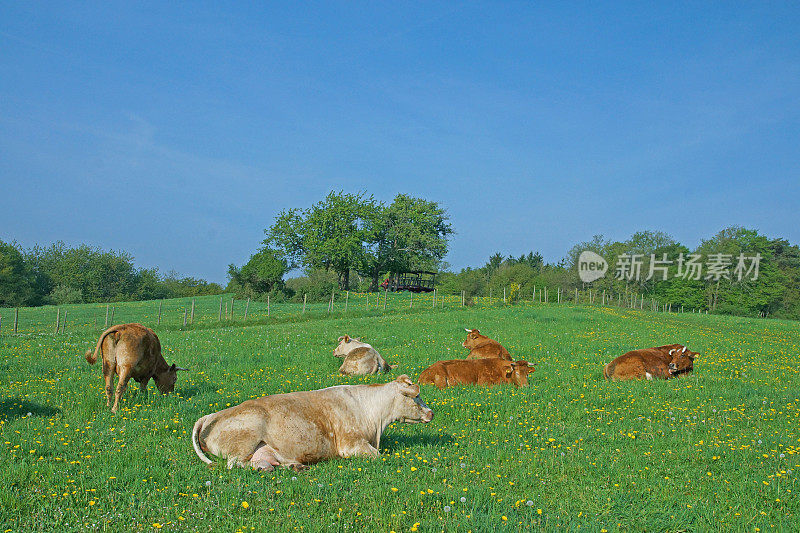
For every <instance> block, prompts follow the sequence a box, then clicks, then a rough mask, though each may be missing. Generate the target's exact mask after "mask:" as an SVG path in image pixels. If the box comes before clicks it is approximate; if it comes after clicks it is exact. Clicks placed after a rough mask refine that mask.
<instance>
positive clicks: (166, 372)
mask: <svg viewBox="0 0 800 533" xmlns="http://www.w3.org/2000/svg"><path fill="white" fill-rule="evenodd" d="M98 353H99V354H100V357H101V358H102V360H103V377H104V378H105V382H106V405H108V406H110V405H111V397H112V396H113V397H114V405H113V407H111V411H112V412H114V413H116V412H117V409H118V408H119V400H120V398H122V395H123V394H124V393H125V389H126V388H127V387H128V381H129V380H130V379H131V378H133V379H134V380H136V381H137V382H139V388H140V389H141V391H142V392H144V393H145V394H146V393H147V383H148V382H149V381H150V378H153V380H154V381H155V382H156V387H158V390H159V391H160V392H161V394H168V393H170V392H172V391H173V390H175V381H176V380H177V378H178V370H187V369H186V368H179V367H177V366H175V365H174V364H173V365H172V366H170V365H168V364H167V362H166V361H165V360H164V356H162V355H161V343H160V342H159V340H158V337H157V336H156V334H155V333H154V332H153V330H152V329H150V328H148V327H145V326H143V325H141V324H120V325H117V326H111V327H110V328H108V329H107V330H105V331H104V332H103V334H102V335H100V338H99V339H98V340H97V346H95V349H94V354H92V351H91V350H87V351H86V360H87V361H88V362H89V364H90V365H93V364H95V362H97V354H98ZM114 374H119V382H118V383H117V390H116V394H115V393H114Z"/></svg>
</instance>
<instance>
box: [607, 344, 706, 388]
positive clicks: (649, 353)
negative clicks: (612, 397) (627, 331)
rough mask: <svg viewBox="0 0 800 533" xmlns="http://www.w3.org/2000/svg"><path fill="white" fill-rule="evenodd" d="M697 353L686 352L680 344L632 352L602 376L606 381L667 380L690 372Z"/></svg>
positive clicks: (611, 364) (615, 361) (684, 347)
mask: <svg viewBox="0 0 800 533" xmlns="http://www.w3.org/2000/svg"><path fill="white" fill-rule="evenodd" d="M697 355H698V354H697V352H692V351H691V350H688V349H687V348H686V346H683V345H682V344H668V345H665V346H658V347H656V348H645V349H642V350H633V351H631V352H627V353H625V354H622V355H620V356H619V357H617V358H616V359H614V360H613V361H611V362H610V363H608V364H607V365H606V366H605V368H603V376H604V377H605V378H606V379H607V380H614V381H617V380H628V379H648V380H653V379H669V378H671V377H674V376H676V375H679V374H684V373H686V372H691V371H692V369H693V368H694V366H693V361H694V358H695V357H696V356H697Z"/></svg>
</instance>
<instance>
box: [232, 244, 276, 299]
mask: <svg viewBox="0 0 800 533" xmlns="http://www.w3.org/2000/svg"><path fill="white" fill-rule="evenodd" d="M287 267H288V264H287V262H286V260H285V259H283V257H282V256H281V254H280V252H278V251H276V250H272V249H270V248H263V249H262V250H260V251H259V252H257V253H255V254H253V255H252V256H250V260H249V261H248V262H247V263H245V264H244V265H243V266H242V267H241V268H236V266H235V265H229V266H228V276H229V277H230V279H231V282H232V283H234V284H236V285H238V286H239V287H241V288H242V290H243V291H244V293H245V294H249V295H255V296H257V295H259V294H264V293H267V292H270V291H271V290H272V288H273V287H274V286H275V285H276V284H277V283H279V282H280V281H282V280H283V275H284V274H285V273H286V270H287Z"/></svg>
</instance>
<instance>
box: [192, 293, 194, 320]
mask: <svg viewBox="0 0 800 533" xmlns="http://www.w3.org/2000/svg"><path fill="white" fill-rule="evenodd" d="M192 324H194V298H192Z"/></svg>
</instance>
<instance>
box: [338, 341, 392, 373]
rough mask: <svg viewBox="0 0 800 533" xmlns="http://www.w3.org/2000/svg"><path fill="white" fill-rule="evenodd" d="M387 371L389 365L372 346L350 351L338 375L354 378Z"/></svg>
mask: <svg viewBox="0 0 800 533" xmlns="http://www.w3.org/2000/svg"><path fill="white" fill-rule="evenodd" d="M388 371H389V365H388V364H387V363H386V361H385V360H384V359H383V357H381V355H380V354H379V353H378V352H377V351H376V350H375V349H374V348H373V347H372V346H369V347H361V348H356V349H355V350H352V351H351V352H350V353H348V354H347V355H346V356H345V358H344V361H342V366H341V367H339V373H341V374H345V375H354V376H359V375H364V374H377V373H378V372H388Z"/></svg>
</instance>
